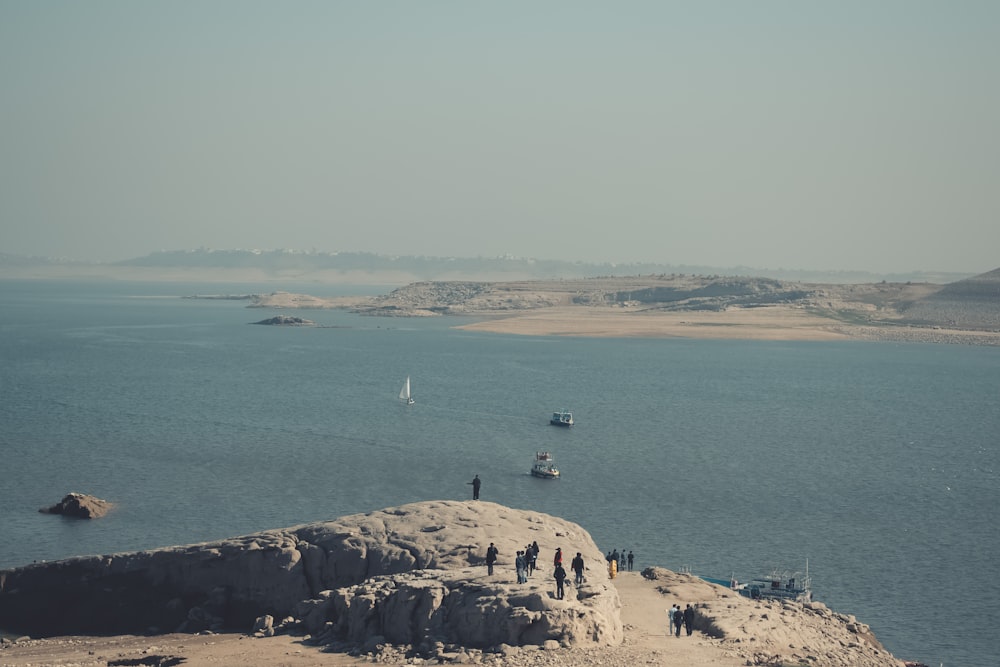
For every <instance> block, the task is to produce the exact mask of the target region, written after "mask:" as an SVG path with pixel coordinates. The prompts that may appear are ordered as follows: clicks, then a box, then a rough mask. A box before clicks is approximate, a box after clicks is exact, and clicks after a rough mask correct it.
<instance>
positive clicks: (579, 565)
mask: <svg viewBox="0 0 1000 667" xmlns="http://www.w3.org/2000/svg"><path fill="white" fill-rule="evenodd" d="M569 566H570V568H571V569H572V570H573V572H574V573H575V574H576V577H575V578H574V582H575V583H576V585H577V586H579V585H580V584H582V583H583V556H581V555H580V552H579V551H577V552H576V558H574V559H573V562H572V563H570V564H569Z"/></svg>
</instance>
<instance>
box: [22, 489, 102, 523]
mask: <svg viewBox="0 0 1000 667" xmlns="http://www.w3.org/2000/svg"><path fill="white" fill-rule="evenodd" d="M113 507H114V504H113V503H110V502H108V501H107V500H101V499H100V498H95V497H94V496H89V495H87V494H85V493H70V494H67V495H66V496H65V497H63V499H62V500H60V501H59V502H58V503H56V504H55V505H52V506H51V507H43V508H42V509H40V510H38V511H39V512H42V513H43V514H62V515H63V516H71V517H76V518H78V519H99V518H101V517H102V516H104V515H105V514H107V513H108V512H110V511H111V509H112V508H113Z"/></svg>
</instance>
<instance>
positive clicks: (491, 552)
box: [486, 542, 500, 575]
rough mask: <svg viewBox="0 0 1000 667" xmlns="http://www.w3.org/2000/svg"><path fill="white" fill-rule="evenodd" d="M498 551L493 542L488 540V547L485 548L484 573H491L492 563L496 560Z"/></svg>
mask: <svg viewBox="0 0 1000 667" xmlns="http://www.w3.org/2000/svg"><path fill="white" fill-rule="evenodd" d="M499 553H500V552H499V551H497V548H496V547H495V546H494V545H493V543H492V542H490V547H489V549H487V550H486V574H489V575H492V574H493V564H494V563H496V562H497V554H499Z"/></svg>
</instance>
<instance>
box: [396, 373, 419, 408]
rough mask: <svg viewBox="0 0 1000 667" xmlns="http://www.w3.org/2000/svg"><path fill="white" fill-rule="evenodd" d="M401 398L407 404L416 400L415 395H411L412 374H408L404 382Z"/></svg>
mask: <svg viewBox="0 0 1000 667" xmlns="http://www.w3.org/2000/svg"><path fill="white" fill-rule="evenodd" d="M399 400H401V401H403V402H404V403H406V404H407V405H413V403H414V402H415V401H414V400H413V396H412V395H410V376H409V375H407V376H406V380H405V381H404V382H403V388H402V389H400V390H399Z"/></svg>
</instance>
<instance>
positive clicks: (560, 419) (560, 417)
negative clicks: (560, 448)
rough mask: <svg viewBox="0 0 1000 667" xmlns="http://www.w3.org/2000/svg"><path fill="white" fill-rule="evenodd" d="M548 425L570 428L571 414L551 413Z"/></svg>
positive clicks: (564, 412) (571, 423) (563, 412)
mask: <svg viewBox="0 0 1000 667" xmlns="http://www.w3.org/2000/svg"><path fill="white" fill-rule="evenodd" d="M549 423H550V424H552V425H553V426H572V425H573V413H572V412H567V411H566V410H563V411H562V412H553V413H552V419H550V420H549Z"/></svg>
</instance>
